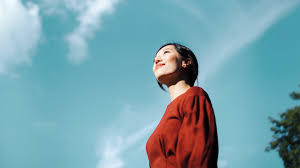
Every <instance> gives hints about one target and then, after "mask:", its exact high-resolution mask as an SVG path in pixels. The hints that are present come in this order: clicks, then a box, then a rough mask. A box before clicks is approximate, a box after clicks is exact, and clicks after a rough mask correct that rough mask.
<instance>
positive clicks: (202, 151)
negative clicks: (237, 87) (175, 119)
mask: <svg viewBox="0 0 300 168" xmlns="http://www.w3.org/2000/svg"><path fill="white" fill-rule="evenodd" d="M182 118H183V119H182V124H181V127H180V130H179V133H178V141H177V146H176V162H177V165H178V167H179V168H217V159H218V137H217V129H216V122H215V116H214V111H213V108H212V105H211V102H210V100H209V97H208V96H206V95H189V96H187V97H186V98H185V100H184V102H183V106H182Z"/></svg>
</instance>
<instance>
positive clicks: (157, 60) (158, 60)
mask: <svg viewBox="0 0 300 168" xmlns="http://www.w3.org/2000/svg"><path fill="white" fill-rule="evenodd" d="M160 61H161V58H160V57H159V56H157V57H155V58H154V61H153V62H154V63H155V64H157V63H159V62H160Z"/></svg>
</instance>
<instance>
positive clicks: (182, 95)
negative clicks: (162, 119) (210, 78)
mask: <svg viewBox="0 0 300 168" xmlns="http://www.w3.org/2000/svg"><path fill="white" fill-rule="evenodd" d="M192 88H196V86H192V87H190V88H188V89H187V90H186V91H185V92H184V93H182V94H180V95H179V96H177V97H176V98H175V99H174V100H172V101H171V102H170V103H169V104H168V106H167V107H169V106H171V104H173V103H174V102H176V101H177V100H179V99H181V97H184V95H186V94H187V93H188V92H189V91H190V90H192Z"/></svg>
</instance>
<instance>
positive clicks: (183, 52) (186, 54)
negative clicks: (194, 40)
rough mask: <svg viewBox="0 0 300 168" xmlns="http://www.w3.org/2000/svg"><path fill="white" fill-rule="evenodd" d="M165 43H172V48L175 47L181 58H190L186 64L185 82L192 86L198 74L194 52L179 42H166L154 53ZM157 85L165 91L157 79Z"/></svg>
mask: <svg viewBox="0 0 300 168" xmlns="http://www.w3.org/2000/svg"><path fill="white" fill-rule="evenodd" d="M167 45H173V46H174V48H175V49H176V51H177V52H178V54H179V56H180V57H181V58H182V59H183V60H186V61H188V60H190V61H191V64H190V65H189V66H188V68H187V75H188V78H187V83H188V84H189V85H190V86H194V83H195V81H196V79H197V76H198V62H197V59H196V56H195V54H194V53H193V52H192V50H191V49H189V48H188V47H186V46H183V45H181V44H178V43H166V44H164V45H162V46H161V47H160V48H159V49H158V50H157V52H156V54H157V53H158V51H159V50H160V49H162V48H163V47H165V46H167ZM157 83H158V85H159V87H160V88H161V89H162V90H164V91H166V90H165V88H164V87H163V84H162V83H160V82H159V81H157Z"/></svg>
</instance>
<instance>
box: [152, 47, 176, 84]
mask: <svg viewBox="0 0 300 168" xmlns="http://www.w3.org/2000/svg"><path fill="white" fill-rule="evenodd" d="M181 68H182V59H181V57H180V56H179V54H178V52H177V51H176V49H175V47H174V46H173V45H167V46H165V47H163V48H161V49H160V50H159V51H158V52H157V54H156V56H155V58H154V64H153V73H154V76H155V77H156V79H157V80H158V81H159V82H160V83H162V84H166V85H168V84H169V83H171V82H174V81H175V80H177V79H178V78H179V76H180V73H181V72H180V69H181Z"/></svg>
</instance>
